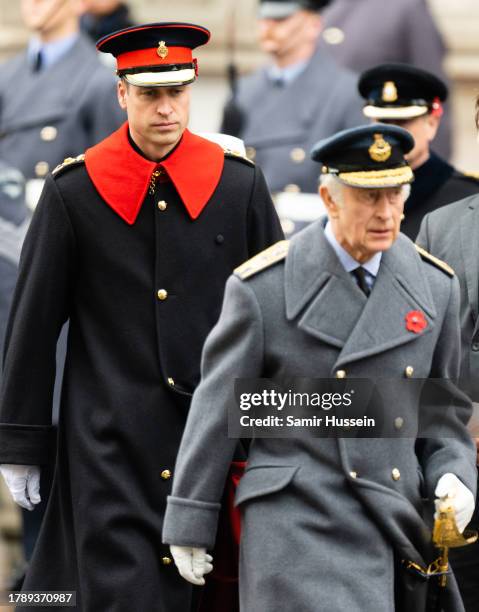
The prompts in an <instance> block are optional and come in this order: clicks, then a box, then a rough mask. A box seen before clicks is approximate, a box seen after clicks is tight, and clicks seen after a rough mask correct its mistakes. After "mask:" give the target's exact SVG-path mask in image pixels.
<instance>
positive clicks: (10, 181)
mask: <svg viewBox="0 0 479 612" xmlns="http://www.w3.org/2000/svg"><path fill="white" fill-rule="evenodd" d="M28 219H29V214H28V209H27V207H26V204H25V179H24V177H23V176H22V174H21V172H19V170H17V169H16V168H12V167H10V166H8V165H7V164H5V163H4V162H2V161H0V364H1V361H2V354H3V339H4V337H5V330H6V327H7V319H8V313H9V311H10V304H11V300H12V296H13V290H14V288H15V283H16V281H17V267H18V260H19V258H20V249H21V246H22V243H23V238H24V236H25V232H26V229H27V223H28ZM1 379H2V374H1V369H0V382H1Z"/></svg>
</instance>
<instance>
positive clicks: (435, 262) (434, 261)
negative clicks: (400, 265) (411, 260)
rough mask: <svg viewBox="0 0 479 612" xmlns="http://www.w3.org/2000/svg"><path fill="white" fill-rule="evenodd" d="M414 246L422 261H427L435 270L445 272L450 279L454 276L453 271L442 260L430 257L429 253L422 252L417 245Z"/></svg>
mask: <svg viewBox="0 0 479 612" xmlns="http://www.w3.org/2000/svg"><path fill="white" fill-rule="evenodd" d="M414 246H415V247H416V251H417V252H418V253H419V255H420V256H421V258H422V259H424V260H425V261H428V262H429V263H431V264H432V265H433V266H436V268H439V269H440V270H442V271H443V272H445V273H446V274H447V275H448V276H451V277H452V276H454V274H455V272H454V270H453V269H452V268H451V266H449V265H448V264H447V263H446V262H445V261H442V259H438V258H437V257H434V255H431V253H428V252H427V251H426V250H424V249H423V248H422V247H420V246H419V245H417V244H415V245H414Z"/></svg>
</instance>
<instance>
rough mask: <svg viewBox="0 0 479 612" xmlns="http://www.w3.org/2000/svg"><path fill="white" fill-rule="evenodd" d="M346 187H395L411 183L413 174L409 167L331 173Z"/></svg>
mask: <svg viewBox="0 0 479 612" xmlns="http://www.w3.org/2000/svg"><path fill="white" fill-rule="evenodd" d="M331 174H335V175H336V176H337V177H338V179H339V180H340V181H341V182H343V183H345V184H346V185H351V186H352V187H363V188H366V189H367V188H372V189H374V188H381V187H397V186H399V185H405V184H407V183H411V182H412V181H413V180H414V174H413V171H412V170H411V168H410V166H401V167H400V168H387V169H385V170H369V171H360V172H339V173H336V172H331Z"/></svg>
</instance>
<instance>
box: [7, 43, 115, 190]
mask: <svg viewBox="0 0 479 612" xmlns="http://www.w3.org/2000/svg"><path fill="white" fill-rule="evenodd" d="M115 81H116V79H115V77H114V74H113V70H109V69H108V68H106V67H105V66H104V65H103V64H102V63H101V62H100V60H99V59H98V57H97V53H96V50H95V48H94V46H93V45H92V43H91V42H90V41H89V40H88V39H87V38H86V37H85V36H84V35H83V34H82V35H80V37H79V38H78V40H77V41H76V42H75V44H74V45H73V47H72V48H71V49H70V50H69V51H67V52H66V53H65V55H64V56H63V57H61V58H60V59H59V60H58V61H57V62H56V63H55V64H53V65H52V66H50V67H48V68H46V69H45V70H40V71H39V72H33V71H32V67H31V63H30V61H29V58H28V55H27V53H26V52H23V53H21V54H19V55H17V56H16V57H14V58H13V59H11V60H9V61H7V62H6V63H4V64H3V65H1V66H0V82H1V83H2V84H3V85H4V86H3V87H2V90H1V91H0V157H1V158H2V159H4V160H5V161H7V162H8V163H10V164H11V165H12V166H14V167H16V168H18V169H19V170H20V171H21V172H22V173H23V175H24V176H25V177H26V178H27V179H31V178H44V177H45V176H46V175H47V174H48V171H49V170H53V168H55V166H57V165H58V164H59V163H61V162H62V161H63V160H64V159H65V158H66V157H74V156H76V155H78V152H79V151H84V150H85V149H87V148H88V147H91V146H92V145H94V144H96V143H97V142H99V141H100V140H103V138H105V137H106V136H108V135H109V134H110V133H111V132H114V131H115V130H116V129H117V128H118V127H119V126H120V125H121V124H122V123H123V122H124V121H125V118H126V117H125V114H124V112H123V111H122V110H121V108H120V106H119V105H118V100H117V96H116V92H115Z"/></svg>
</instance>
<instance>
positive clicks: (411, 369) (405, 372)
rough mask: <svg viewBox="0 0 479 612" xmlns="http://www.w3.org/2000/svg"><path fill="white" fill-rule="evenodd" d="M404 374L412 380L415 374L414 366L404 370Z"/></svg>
mask: <svg viewBox="0 0 479 612" xmlns="http://www.w3.org/2000/svg"><path fill="white" fill-rule="evenodd" d="M404 374H406V377H407V378H411V377H412V375H413V374H414V368H413V367H412V366H407V368H406V369H405V370H404Z"/></svg>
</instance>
